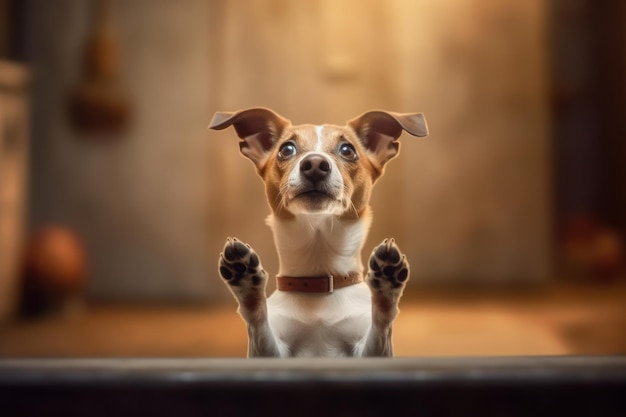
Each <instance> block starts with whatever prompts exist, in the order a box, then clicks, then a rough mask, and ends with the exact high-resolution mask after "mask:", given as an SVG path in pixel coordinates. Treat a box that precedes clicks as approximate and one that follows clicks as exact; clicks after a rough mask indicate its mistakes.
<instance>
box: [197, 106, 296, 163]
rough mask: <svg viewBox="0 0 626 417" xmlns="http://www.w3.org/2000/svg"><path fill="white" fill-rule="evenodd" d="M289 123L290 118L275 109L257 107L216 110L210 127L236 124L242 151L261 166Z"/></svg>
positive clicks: (215, 128) (223, 127)
mask: <svg viewBox="0 0 626 417" xmlns="http://www.w3.org/2000/svg"><path fill="white" fill-rule="evenodd" d="M289 124H290V122H289V120H287V119H284V118H283V117H281V116H279V115H278V114H276V113H274V112H273V111H271V110H269V109H266V108H262V107H256V108H251V109H246V110H240V111H237V112H216V113H215V114H214V115H213V120H211V124H210V125H209V128H210V129H214V130H222V129H226V128H227V127H229V126H231V125H232V126H234V127H235V131H237V136H239V138H241V139H242V140H241V142H239V149H240V150H241V153H242V154H244V155H245V156H246V157H247V158H249V159H250V160H251V161H252V162H254V164H255V165H256V166H257V167H258V168H260V167H261V166H262V165H263V163H264V162H265V161H266V159H267V157H268V155H269V151H270V150H271V149H272V148H273V147H274V144H275V143H276V141H277V140H278V138H280V136H281V134H282V132H283V130H284V129H285V127H286V126H288V125H289Z"/></svg>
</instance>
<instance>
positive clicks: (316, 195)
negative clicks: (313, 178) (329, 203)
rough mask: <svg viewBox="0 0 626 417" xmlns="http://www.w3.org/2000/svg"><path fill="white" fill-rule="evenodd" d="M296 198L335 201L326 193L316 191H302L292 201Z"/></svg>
mask: <svg viewBox="0 0 626 417" xmlns="http://www.w3.org/2000/svg"><path fill="white" fill-rule="evenodd" d="M296 198H309V199H314V200H323V199H332V200H334V199H335V198H334V197H333V196H332V195H330V194H329V193H328V192H326V191H322V190H316V189H313V190H305V191H302V192H300V193H298V194H296V195H295V196H294V199H296Z"/></svg>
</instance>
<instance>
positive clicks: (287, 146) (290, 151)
mask: <svg viewBox="0 0 626 417" xmlns="http://www.w3.org/2000/svg"><path fill="white" fill-rule="evenodd" d="M296 151H297V149H296V145H295V144H294V143H293V142H285V143H283V144H282V145H280V149H279V150H278V159H280V160H283V161H284V160H285V159H289V158H291V157H292V156H294V155H295V154H296Z"/></svg>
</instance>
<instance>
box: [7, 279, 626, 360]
mask: <svg viewBox="0 0 626 417" xmlns="http://www.w3.org/2000/svg"><path fill="white" fill-rule="evenodd" d="M394 345H395V351H396V355H397V356H477V355H480V356H500V355H564V354H626V285H624V284H610V285H609V284H607V285H603V286H596V287H590V286H574V287H571V286H570V287H555V288H549V289H543V290H540V291H525V292H517V293H509V294H501V293H500V294H493V293H491V294H481V293H472V294H468V293H449V292H432V291H424V292H422V293H420V294H406V295H405V297H404V298H403V300H402V303H401V313H400V315H399V317H398V319H397V321H396V323H395V325H394ZM245 354H246V330H245V326H244V324H243V322H242V321H241V319H240V318H239V316H238V315H237V314H236V313H235V306H234V302H233V305H230V304H228V305H224V306H219V307H212V308H211V307H180V306H178V307H175V306H169V307H168V306H119V305H117V306H116V305H85V306H82V308H75V309H73V310H72V311H71V312H70V313H67V314H64V315H57V316H49V317H45V318H42V319H38V320H28V321H13V322H5V323H3V324H0V357H4V358H7V357H244V356H245Z"/></svg>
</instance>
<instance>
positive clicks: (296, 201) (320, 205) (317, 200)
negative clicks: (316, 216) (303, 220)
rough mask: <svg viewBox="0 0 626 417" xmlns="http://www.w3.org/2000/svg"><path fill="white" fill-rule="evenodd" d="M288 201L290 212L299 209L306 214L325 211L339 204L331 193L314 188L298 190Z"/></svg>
mask: <svg viewBox="0 0 626 417" xmlns="http://www.w3.org/2000/svg"><path fill="white" fill-rule="evenodd" d="M290 200H291V201H290V204H289V206H290V207H291V209H292V210H293V209H297V208H298V207H299V208H300V209H303V210H304V211H306V212H321V211H327V210H330V209H331V208H334V207H335V206H336V205H337V203H339V199H338V198H337V196H335V195H333V193H332V192H330V191H327V190H323V189H319V188H315V187H307V188H304V189H302V190H298V191H297V192H295V193H294V194H293V196H292V197H291V199H290ZM333 210H334V209H333Z"/></svg>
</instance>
